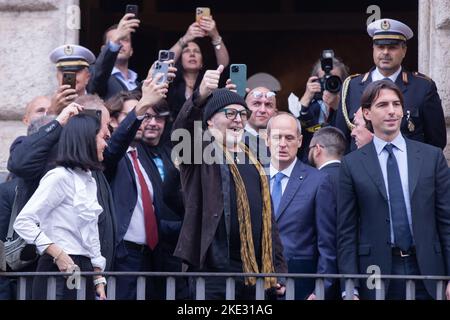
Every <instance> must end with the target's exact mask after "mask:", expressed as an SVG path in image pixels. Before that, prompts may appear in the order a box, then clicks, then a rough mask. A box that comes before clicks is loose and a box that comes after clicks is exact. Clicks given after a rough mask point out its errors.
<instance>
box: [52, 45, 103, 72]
mask: <svg viewBox="0 0 450 320" xmlns="http://www.w3.org/2000/svg"><path fill="white" fill-rule="evenodd" d="M50 60H51V62H53V63H55V64H56V67H57V68H58V69H59V70H61V71H78V70H81V69H83V68H85V67H89V65H91V64H93V63H94V62H95V55H94V54H93V53H92V52H91V50H89V49H87V48H85V47H82V46H79V45H76V44H65V45H63V46H60V47H58V48H56V49H54V50H53V51H52V52H51V53H50Z"/></svg>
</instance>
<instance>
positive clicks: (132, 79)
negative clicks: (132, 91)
mask: <svg viewBox="0 0 450 320" xmlns="http://www.w3.org/2000/svg"><path fill="white" fill-rule="evenodd" d="M111 74H112V75H116V74H119V75H120V76H121V77H122V78H123V79H124V80H125V78H124V77H123V74H122V72H121V71H120V70H119V69H117V68H116V67H114V68H113V69H112V72H111ZM136 79H137V73H136V72H134V71H133V70H131V69H128V79H127V80H126V81H128V82H136Z"/></svg>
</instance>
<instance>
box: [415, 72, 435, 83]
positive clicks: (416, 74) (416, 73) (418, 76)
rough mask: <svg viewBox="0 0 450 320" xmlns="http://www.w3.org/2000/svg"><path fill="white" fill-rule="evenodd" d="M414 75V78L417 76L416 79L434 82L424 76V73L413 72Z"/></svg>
mask: <svg viewBox="0 0 450 320" xmlns="http://www.w3.org/2000/svg"><path fill="white" fill-rule="evenodd" d="M412 74H413V76H415V77H417V78H422V79H425V80H428V81H430V82H431V81H433V80H432V79H431V78H430V77H428V76H426V75H424V74H423V73H420V72H417V71H415V72H413V73H412Z"/></svg>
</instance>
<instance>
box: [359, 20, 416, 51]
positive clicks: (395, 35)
mask: <svg viewBox="0 0 450 320" xmlns="http://www.w3.org/2000/svg"><path fill="white" fill-rule="evenodd" d="M367 33H368V34H369V36H371V37H372V39H373V43H374V44H377V45H383V44H384V45H387V44H397V43H399V42H400V41H406V40H409V39H411V38H412V37H413V35H414V33H413V32H412V30H411V28H410V27H408V26H407V25H406V24H404V23H402V22H400V21H397V20H393V19H380V20H376V21H374V22H372V23H371V24H369V25H368V26H367Z"/></svg>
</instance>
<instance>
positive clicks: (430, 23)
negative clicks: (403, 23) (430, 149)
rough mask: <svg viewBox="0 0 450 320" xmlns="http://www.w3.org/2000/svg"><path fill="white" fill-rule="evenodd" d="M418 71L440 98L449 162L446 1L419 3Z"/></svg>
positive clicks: (449, 0) (449, 20) (449, 21)
mask: <svg viewBox="0 0 450 320" xmlns="http://www.w3.org/2000/svg"><path fill="white" fill-rule="evenodd" d="M419 71H420V72H422V73H424V74H426V75H428V76H430V77H431V78H433V80H434V81H435V82H436V85H437V88H438V91H439V95H440V97H441V99H442V107H443V108H444V113H445V118H446V123H447V148H445V150H444V151H445V155H446V157H447V160H448V161H450V147H449V146H448V145H449V144H450V130H449V128H450V0H419Z"/></svg>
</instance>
